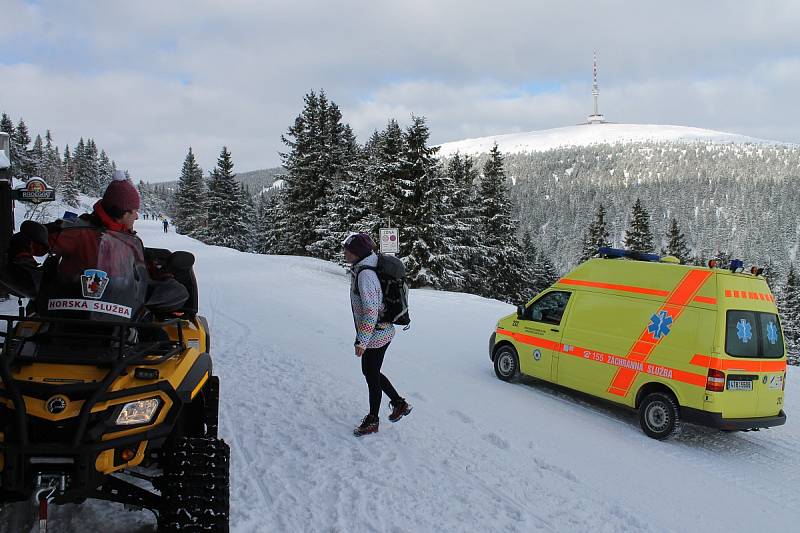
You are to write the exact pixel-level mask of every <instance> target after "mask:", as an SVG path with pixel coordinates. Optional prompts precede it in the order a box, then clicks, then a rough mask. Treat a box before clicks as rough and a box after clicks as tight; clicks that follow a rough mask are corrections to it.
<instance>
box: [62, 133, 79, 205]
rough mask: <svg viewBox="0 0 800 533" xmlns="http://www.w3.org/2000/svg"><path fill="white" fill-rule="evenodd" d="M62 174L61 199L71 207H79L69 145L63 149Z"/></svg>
mask: <svg viewBox="0 0 800 533" xmlns="http://www.w3.org/2000/svg"><path fill="white" fill-rule="evenodd" d="M63 168H64V174H63V176H62V178H61V198H62V199H63V201H64V203H65V204H67V205H69V206H71V207H78V206H79V191H78V184H77V183H75V166H74V165H73V160H72V157H71V156H70V153H69V145H67V147H66V148H64V164H63Z"/></svg>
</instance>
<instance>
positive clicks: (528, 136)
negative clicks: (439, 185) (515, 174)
mask: <svg viewBox="0 0 800 533" xmlns="http://www.w3.org/2000/svg"><path fill="white" fill-rule="evenodd" d="M645 141H651V142H666V141H683V142H711V143H719V144H728V143H735V144H745V143H753V144H783V143H778V142H776V141H767V140H764V139H756V138H754V137H746V136H744V135H737V134H733V133H723V132H721V131H713V130H706V129H701V128H689V127H686V126H664V125H655V124H581V125H578V126H567V127H564V128H554V129H549V130H541V131H529V132H525V133H510V134H506V135H492V136H489V137H480V138H477V139H464V140H461V141H453V142H447V143H444V144H442V145H440V147H439V148H440V149H439V155H441V156H445V157H446V156H450V155H453V154H455V153H456V152H459V153H461V154H481V153H487V152H489V150H491V149H492V146H494V144H495V143H497V146H498V148H500V151H501V152H502V153H504V154H517V153H529V152H543V151H546V150H552V149H554V148H559V147H562V146H587V145H591V144H601V143H607V144H615V143H630V142H645Z"/></svg>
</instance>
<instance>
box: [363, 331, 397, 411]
mask: <svg viewBox="0 0 800 533" xmlns="http://www.w3.org/2000/svg"><path fill="white" fill-rule="evenodd" d="M388 347H389V345H388V344H387V345H386V346H381V347H380V348H369V349H368V350H366V351H365V352H364V355H362V356H361V372H363V374H364V377H365V378H366V379H367V387H369V414H371V415H373V416H378V411H380V408H381V396H382V394H381V393H382V392H385V393H386V396H388V397H389V399H390V400H392V401H393V402H398V401H400V399H401V398H400V395H399V394H397V391H396V390H394V387H392V384H391V382H390V381H389V378H387V377H386V376H384V375H383V374H381V365H383V356H384V355H385V354H386V349H387V348H388Z"/></svg>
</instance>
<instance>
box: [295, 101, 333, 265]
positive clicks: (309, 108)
mask: <svg viewBox="0 0 800 533" xmlns="http://www.w3.org/2000/svg"><path fill="white" fill-rule="evenodd" d="M304 101H305V107H304V108H303V110H302V111H301V113H300V114H299V115H298V116H297V118H296V119H295V121H294V124H293V125H292V126H290V127H289V131H288V132H287V134H286V135H282V136H281V140H282V141H283V143H284V144H285V145H286V146H287V147H288V148H289V152H287V153H281V154H280V155H281V159H282V160H283V166H284V168H285V169H286V175H285V176H284V181H285V182H286V183H285V185H284V191H283V194H282V203H283V205H284V209H283V210H282V213H283V214H285V216H287V217H288V218H287V220H286V221H285V228H286V231H288V232H289V233H288V234H287V235H286V236H285V238H284V239H283V242H284V243H285V244H286V245H287V246H288V247H289V249H288V253H289V254H291V255H308V253H309V252H308V247H309V246H310V245H312V244H313V243H315V242H316V241H317V240H319V235H318V234H317V232H316V231H315V230H316V228H317V226H318V224H319V223H320V221H321V220H324V219H325V218H326V216H327V215H326V213H325V212H324V210H325V206H326V205H327V195H328V192H329V191H330V187H331V181H332V179H333V175H334V173H335V170H334V167H335V165H332V164H331V160H330V157H329V156H330V147H329V146H327V145H326V141H329V140H330V135H329V128H330V126H331V124H330V121H331V113H330V111H329V107H330V104H329V102H328V99H327V97H326V96H325V93H324V92H321V93H320V95H319V96H317V95H316V94H315V93H314V92H313V91H312V92H310V93H309V94H307V95H306V96H305V98H304ZM338 116H339V118H341V115H340V114H339V115H338Z"/></svg>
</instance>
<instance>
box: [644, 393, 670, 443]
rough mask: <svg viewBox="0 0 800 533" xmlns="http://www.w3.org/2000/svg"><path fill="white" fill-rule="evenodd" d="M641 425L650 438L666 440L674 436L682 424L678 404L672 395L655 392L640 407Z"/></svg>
mask: <svg viewBox="0 0 800 533" xmlns="http://www.w3.org/2000/svg"><path fill="white" fill-rule="evenodd" d="M639 424H641V426H642V430H643V431H644V432H645V434H646V435H647V436H648V437H651V438H653V439H658V440H664V439H666V438H669V437H670V436H672V435H673V434H674V433H675V431H676V430H677V429H678V427H679V424H680V411H679V409H678V402H677V401H676V400H675V398H674V397H673V396H672V395H671V394H666V393H664V392H653V393H651V394H648V395H647V396H645V398H644V400H642V403H641V405H640V406H639Z"/></svg>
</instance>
